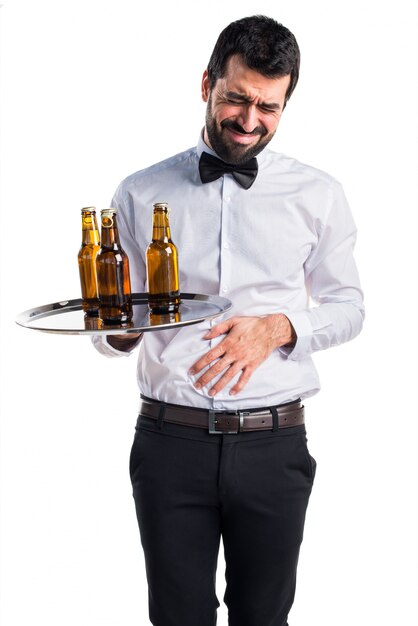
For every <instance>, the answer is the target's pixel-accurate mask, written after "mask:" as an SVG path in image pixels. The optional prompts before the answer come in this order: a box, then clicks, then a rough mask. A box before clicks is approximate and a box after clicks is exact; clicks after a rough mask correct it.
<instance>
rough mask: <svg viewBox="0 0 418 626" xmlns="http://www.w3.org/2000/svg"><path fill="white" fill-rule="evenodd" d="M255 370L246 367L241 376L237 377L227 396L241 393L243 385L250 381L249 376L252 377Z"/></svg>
mask: <svg viewBox="0 0 418 626" xmlns="http://www.w3.org/2000/svg"><path fill="white" fill-rule="evenodd" d="M255 369H256V368H255V367H252V366H250V365H248V366H247V367H246V368H245V369H244V370H243V372H242V374H241V376H240V377H239V379H238V380H237V382H236V384H235V385H234V386H233V387H232V389H231V390H230V392H229V395H231V396H235V395H236V394H237V393H239V392H240V391H242V390H243V389H244V387H245V385H246V384H247V383H248V381H249V380H250V378H251V376H252V375H253V373H254V370H255Z"/></svg>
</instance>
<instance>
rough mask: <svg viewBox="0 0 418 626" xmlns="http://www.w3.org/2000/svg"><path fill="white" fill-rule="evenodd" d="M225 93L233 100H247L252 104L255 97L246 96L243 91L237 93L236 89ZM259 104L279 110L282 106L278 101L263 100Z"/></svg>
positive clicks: (246, 101) (247, 102)
mask: <svg viewBox="0 0 418 626" xmlns="http://www.w3.org/2000/svg"><path fill="white" fill-rule="evenodd" d="M225 95H226V97H227V98H231V99H232V100H238V101H240V102H245V103H246V104H251V103H252V102H253V99H252V98H250V97H249V96H245V95H244V94H242V93H236V92H235V91H227V92H226V93H225ZM257 106H261V107H266V108H267V109H272V110H278V111H279V110H280V109H281V108H282V107H281V105H280V104H278V103H277V102H261V103H260V104H258V105H257Z"/></svg>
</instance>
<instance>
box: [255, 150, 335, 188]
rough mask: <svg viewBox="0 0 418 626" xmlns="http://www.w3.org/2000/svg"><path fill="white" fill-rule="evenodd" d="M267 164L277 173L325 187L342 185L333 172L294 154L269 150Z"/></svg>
mask: <svg viewBox="0 0 418 626" xmlns="http://www.w3.org/2000/svg"><path fill="white" fill-rule="evenodd" d="M266 165H267V166H270V167H271V168H272V169H274V170H275V171H276V172H277V174H282V175H286V176H289V177H290V178H294V179H299V180H300V181H301V182H305V183H309V182H312V183H318V184H320V185H323V186H324V187H333V186H334V185H337V186H338V185H340V183H339V181H338V180H337V179H336V178H334V176H332V175H331V174H329V173H327V172H325V171H324V170H321V169H319V168H317V167H314V166H312V165H309V164H307V163H304V162H302V161H299V160H298V159H295V158H294V157H292V156H288V155H286V154H283V153H280V152H274V151H272V150H268V152H267V154H266Z"/></svg>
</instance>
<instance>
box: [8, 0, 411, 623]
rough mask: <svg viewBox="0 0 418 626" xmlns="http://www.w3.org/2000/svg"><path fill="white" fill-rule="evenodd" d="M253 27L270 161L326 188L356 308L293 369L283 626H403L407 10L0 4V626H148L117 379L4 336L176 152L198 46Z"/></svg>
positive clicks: (382, 3)
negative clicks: (330, 340) (285, 49)
mask: <svg viewBox="0 0 418 626" xmlns="http://www.w3.org/2000/svg"><path fill="white" fill-rule="evenodd" d="M255 12H257V13H265V14H267V15H271V16H272V17H274V18H276V19H277V20H278V21H281V22H283V23H284V24H285V25H286V26H288V27H289V28H290V29H291V30H292V31H293V32H294V34H295V35H296V37H297V39H298V42H299V45H300V48H301V51H302V67H301V78H300V82H299V85H298V87H297V89H296V92H295V93H294V95H293V96H292V98H291V100H290V102H289V105H288V107H287V108H286V111H285V113H284V115H283V117H282V120H281V125H280V127H279V131H278V133H277V136H276V137H275V139H274V142H273V147H274V148H275V149H277V150H279V151H283V152H285V153H288V154H290V155H292V156H295V157H296V158H298V159H300V160H302V161H305V162H308V163H310V164H312V165H314V166H316V167H319V168H321V169H324V170H326V171H328V172H329V173H331V174H332V175H334V176H335V177H336V178H337V179H339V180H341V181H342V182H343V185H344V188H345V191H346V194H347V196H348V199H349V201H350V204H351V207H352V211H353V214H354V216H355V220H356V222H357V226H358V230H359V237H358V245H357V252H356V257H357V261H358V265H359V268H360V272H361V277H362V283H363V287H364V291H365V295H366V306H367V319H366V324H365V328H364V331H363V333H362V334H361V335H360V337H359V338H358V339H356V340H355V341H354V342H352V343H350V344H347V345H344V346H341V347H339V348H334V349H332V350H330V351H328V352H325V353H321V354H318V355H317V356H316V364H317V366H318V368H319V371H320V374H321V379H322V386H323V389H322V392H321V393H320V394H319V395H318V396H316V397H315V398H313V399H311V400H309V401H308V403H307V405H308V432H309V445H310V448H311V452H312V454H313V455H314V456H315V457H316V459H317V461H318V471H317V477H316V483H315V487H314V491H313V495H312V499H311V503H310V507H309V510H308V516H307V524H306V530H305V540H304V543H303V546H302V553H301V558H300V565H299V578H298V589H297V596H296V602H295V605H294V608H293V610H292V613H291V626H307V625H308V624H310V625H313V626H319V625H321V626H336V625H338V626H352V625H353V624H356V625H364V626H369V625H370V624H373V625H374V624H378V625H379V626H393V624H402V625H403V626H412V625H414V624H416V623H417V610H416V599H415V598H416V589H417V567H416V565H417V549H416V548H417V545H416V544H417V530H416V529H417V527H418V526H417V524H418V519H417V498H416V489H417V481H416V478H417V461H416V458H417V452H416V449H417V419H416V418H417V411H416V389H417V357H416V350H417V332H416V327H417V321H418V320H417V304H418V303H417V289H416V278H417V276H416V269H417V255H416V248H417V244H416V239H417V230H416V227H417V171H418V170H417V166H418V163H417V139H418V133H417V104H418V102H417V65H416V59H417V52H418V51H417V45H416V41H417V35H418V28H417V9H416V6H415V2H413V1H412V0H411V1H410V2H408V0H398V2H396V3H394V2H388V1H386V0H369V1H367V0H351V1H350V2H348V1H345V2H336V1H335V0H317V1H316V2H310V1H308V0H304V1H302V0H282V1H279V0H271V1H267V0H260V1H259V2H257V3H254V2H252V1H251V2H250V1H247V0H241V1H240V2H238V1H235V0H234V1H230V2H226V1H225V0H222V1H218V0H211V2H208V3H205V4H204V3H199V2H196V1H195V0H192V1H187V0H177V1H176V2H173V1H172V0H170V1H168V0H159V1H154V2H140V1H139V0H118V1H117V2H115V1H110V0H101V1H100V2H99V1H96V0H73V1H72V2H63V1H60V0H50V1H46V0H40V1H37V2H36V1H32V2H29V1H23V0H16V1H14V2H13V1H12V0H9V1H7V0H5V1H4V2H3V7H2V8H1V10H0V17H1V91H2V95H1V104H2V110H1V174H2V186H1V200H2V205H1V206H2V208H1V211H2V212H1V227H0V228H1V399H2V403H1V540H2V541H1V604H0V619H1V623H2V626H23V625H26V624H32V625H34V626H38V625H39V626H41V625H42V626H57V624H59V625H60V626H70V625H71V626H73V625H74V624H77V626H121V625H123V626H134V625H137V624H147V623H148V617H147V597H146V595H147V592H146V583H145V577H144V567H143V560H142V551H141V546H140V542H139V533H138V529H137V525H136V518H135V512H134V505H133V500H132V497H131V486H130V482H129V476H128V456H129V451H130V446H131V441H132V437H133V432H134V424H135V421H136V408H137V404H138V390H137V388H136V380H135V363H136V361H135V357H132V358H128V359H115V360H108V359H105V358H104V357H101V356H100V355H99V354H98V353H96V352H95V350H94V349H93V348H92V346H91V345H90V341H89V339H88V338H86V337H78V336H54V335H49V334H44V333H38V332H35V331H31V330H27V329H24V328H21V327H18V326H17V325H16V324H15V323H14V318H15V316H16V315H17V313H19V312H21V311H23V310H25V309H28V308H31V307H34V306H37V305H40V304H46V303H49V302H55V301H58V300H62V299H70V298H76V297H79V283H78V269H77V263H76V256H77V251H78V247H79V244H80V208H81V207H83V206H88V205H95V206H96V207H97V209H98V210H100V209H102V208H106V207H107V206H108V204H109V202H110V199H111V197H112V194H113V191H114V189H115V188H116V186H117V184H118V183H119V182H120V180H121V179H122V178H124V177H125V176H127V175H128V174H130V173H132V172H134V171H136V170H138V169H140V168H142V167H145V166H147V165H149V164H151V163H153V162H155V161H158V160H161V159H162V158H165V157H168V156H170V155H171V154H174V153H176V152H180V151H181V150H183V149H186V148H188V147H190V146H192V145H194V144H195V143H196V141H197V137H198V133H199V131H200V129H201V127H202V125H203V120H204V112H205V105H204V104H203V103H202V102H201V100H200V80H201V75H202V72H203V70H204V69H205V67H206V64H207V61H208V59H209V56H210V53H211V50H212V48H213V45H214V43H215V40H216V38H217V36H218V34H219V32H220V31H221V30H222V29H223V28H224V27H225V26H226V25H227V24H228V23H229V22H230V21H232V20H234V19H237V18H239V17H243V16H245V15H252V14H254V13H255ZM197 245H198V243H197ZM223 567H224V563H223V559H222V555H221V557H220V564H219V572H218V587H219V589H218V591H219V594H218V595H219V597H220V598H221V596H222V593H223V587H224V585H223ZM226 623H227V622H226V611H225V609H224V608H221V609H220V611H219V624H220V626H225V624H226ZM179 626H181V625H179ZM196 626H197V625H196ZM255 626H256V625H255Z"/></svg>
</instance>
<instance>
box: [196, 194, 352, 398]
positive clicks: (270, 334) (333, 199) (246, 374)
mask: <svg viewBox="0 0 418 626" xmlns="http://www.w3.org/2000/svg"><path fill="white" fill-rule="evenodd" d="M329 193H330V195H329V208H328V212H327V219H326V220H324V222H323V223H322V224H321V225H320V226H319V233H318V243H317V245H316V246H315V248H314V249H313V250H312V252H311V254H310V256H309V258H308V259H307V260H306V262H305V266H304V273H305V281H306V287H307V291H308V294H309V295H310V297H311V299H312V300H313V301H314V303H316V304H317V305H318V306H316V307H314V308H306V309H305V310H302V311H294V312H289V313H288V312H286V315H284V314H273V315H268V316H266V317H252V318H246V317H236V318H231V319H230V320H227V321H226V322H222V323H221V324H218V325H217V326H215V327H214V328H213V329H212V330H211V332H210V333H208V334H207V335H205V337H204V338H205V339H213V338H215V337H217V336H219V335H222V334H226V337H225V339H224V340H223V341H221V342H220V343H219V344H218V345H217V346H216V347H215V348H213V349H212V350H210V351H208V352H207V353H206V354H205V355H204V356H203V357H202V358H201V359H199V361H197V362H196V363H195V364H194V365H193V366H192V368H191V370H190V374H192V375H194V374H199V373H200V372H201V371H202V370H203V369H204V368H207V366H208V365H212V366H211V367H210V368H209V369H207V370H206V371H205V373H204V374H203V375H202V376H200V377H199V378H198V379H197V380H196V382H195V385H196V387H197V388H200V387H203V386H204V385H206V384H208V383H209V382H210V381H211V380H212V379H213V378H214V377H215V376H217V375H219V374H220V373H221V372H223V371H224V370H225V372H224V374H223V376H221V378H220V379H219V380H218V381H217V382H216V384H215V385H214V386H213V387H212V389H211V391H210V392H209V393H210V395H215V394H216V393H217V392H219V391H221V389H223V388H224V387H225V385H226V384H227V383H228V382H229V381H230V380H231V379H232V378H233V377H234V376H235V375H236V374H237V373H239V372H240V371H242V374H241V376H240V378H239V379H238V381H237V383H236V384H235V385H234V387H233V388H232V389H231V391H230V393H231V394H236V393H238V392H239V391H241V389H242V388H243V387H244V386H245V385H246V383H247V382H248V380H249V379H250V377H251V375H252V373H253V372H254V370H255V369H256V368H257V367H258V366H259V365H260V364H261V363H262V362H263V361H264V360H265V359H266V358H267V357H268V356H269V355H270V354H271V353H272V352H273V350H275V349H279V350H280V352H281V353H282V355H283V357H284V358H289V359H292V360H299V359H303V358H306V357H307V356H309V355H310V354H311V353H313V352H315V351H317V350H323V349H325V348H329V347H331V346H335V345H338V344H340V343H343V342H345V341H349V340H350V339H353V338H354V337H355V336H356V335H357V334H358V333H359V332H360V330H361V328H362V324H363V318H364V307H363V294H362V292H361V289H360V285H359V279H358V274H357V269H356V266H355V262H354V258H353V248H354V243H355V238H356V229H355V225H354V222H353V219H352V217H351V213H350V210H349V208H348V205H347V202H346V200H345V196H344V193H343V191H342V188H341V186H340V185H339V184H338V183H333V185H332V187H331V188H330V192H329ZM214 361H216V363H214Z"/></svg>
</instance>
